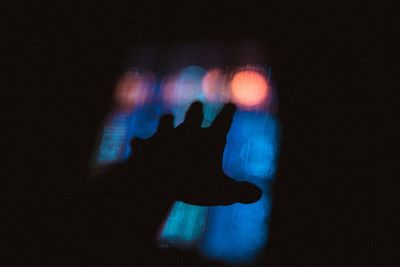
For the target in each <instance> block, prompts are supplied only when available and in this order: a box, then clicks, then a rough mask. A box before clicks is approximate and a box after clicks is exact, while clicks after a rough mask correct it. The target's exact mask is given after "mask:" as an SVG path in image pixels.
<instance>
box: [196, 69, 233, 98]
mask: <svg viewBox="0 0 400 267" xmlns="http://www.w3.org/2000/svg"><path fill="white" fill-rule="evenodd" d="M202 87H203V92H204V95H205V97H206V98H207V100H209V101H211V102H219V103H226V102H227V101H228V99H229V90H227V85H226V77H225V75H224V74H223V73H222V71H221V70H219V69H211V70H210V71H208V72H207V74H206V75H205V76H204V78H203V80H202Z"/></svg>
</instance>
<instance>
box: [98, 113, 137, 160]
mask: <svg viewBox="0 0 400 267" xmlns="http://www.w3.org/2000/svg"><path fill="white" fill-rule="evenodd" d="M128 124H129V114H127V113H116V114H113V115H111V116H110V120H109V122H108V123H106V125H105V127H104V130H103V133H102V136H101V141H100V145H99V148H98V152H97V157H96V159H95V163H94V164H95V165H105V164H111V163H114V162H117V161H119V160H120V159H121V158H122V156H123V154H124V149H125V143H126V141H127V139H128V138H127V131H128Z"/></svg>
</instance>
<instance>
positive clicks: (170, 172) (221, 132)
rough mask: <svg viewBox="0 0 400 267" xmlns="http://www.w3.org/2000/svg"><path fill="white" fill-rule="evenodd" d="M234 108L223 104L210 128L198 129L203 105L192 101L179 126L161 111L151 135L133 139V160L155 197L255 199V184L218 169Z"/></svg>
mask: <svg viewBox="0 0 400 267" xmlns="http://www.w3.org/2000/svg"><path fill="white" fill-rule="evenodd" d="M234 111H235V108H234V106H233V105H226V106H225V107H224V108H223V110H222V111H221V112H220V114H218V116H217V118H216V119H215V121H214V122H213V124H212V125H211V127H209V128H201V127H200V125H201V123H202V120H203V117H202V104H201V103H199V102H196V103H194V104H192V105H191V107H190V108H189V110H188V112H187V114H186V117H185V121H184V123H182V124H181V125H179V126H178V127H176V128H174V127H173V117H172V115H165V116H163V117H162V118H161V120H160V125H159V128H158V131H157V133H156V134H155V135H154V136H153V137H152V138H150V139H147V140H138V139H135V140H133V142H132V149H133V150H134V151H135V152H134V155H135V156H133V157H132V159H133V160H134V162H136V164H135V166H136V167H138V168H139V169H140V171H141V172H142V173H143V174H146V177H147V178H146V184H147V185H148V186H150V187H151V188H152V189H157V190H155V192H156V193H157V194H158V195H164V196H166V197H170V198H171V199H176V200H182V201H185V202H188V203H191V204H197V205H226V204H231V203H234V202H244V203H250V202H254V201H256V200H257V199H259V197H260V195H261V193H260V190H259V189H258V188H257V187H256V186H254V185H253V184H250V183H246V182H241V183H239V182H236V181H235V180H233V179H231V178H229V177H227V176H226V175H225V174H224V173H223V171H222V156H223V150H224V146H225V139H226V134H227V132H228V130H229V128H230V125H231V122H232V118H233V114H234ZM137 170H138V169H136V171H137ZM150 191H151V190H150ZM153 191H154V190H153ZM148 192H149V191H148Z"/></svg>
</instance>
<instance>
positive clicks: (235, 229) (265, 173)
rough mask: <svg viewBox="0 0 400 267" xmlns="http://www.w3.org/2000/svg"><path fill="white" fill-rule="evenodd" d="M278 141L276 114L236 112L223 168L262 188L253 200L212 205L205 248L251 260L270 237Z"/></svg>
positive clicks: (215, 254)
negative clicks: (249, 202) (270, 187)
mask: <svg viewBox="0 0 400 267" xmlns="http://www.w3.org/2000/svg"><path fill="white" fill-rule="evenodd" d="M276 144H277V125H276V121H275V119H274V117H273V116H272V115H270V114H267V113H265V112H243V111H239V112H237V113H236V114H235V117H234V120H233V123H232V127H231V129H230V131H229V134H228V137H227V144H226V146H225V151H224V158H223V169H224V171H225V173H227V174H228V175H229V176H231V177H232V178H234V179H237V180H244V181H250V182H253V183H255V184H257V185H258V186H259V187H260V188H261V189H262V191H263V197H262V198H261V199H260V200H259V201H257V202H256V203H253V204H247V205H245V204H239V203H237V204H234V205H230V206H226V207H212V208H210V212H209V216H208V222H207V230H206V233H205V238H204V242H203V245H202V252H203V254H205V255H206V256H207V257H209V258H213V259H219V260H223V261H225V262H242V263H247V262H252V261H253V260H254V259H255V258H256V257H257V255H258V254H259V253H260V252H261V250H262V248H263V246H264V245H265V243H266V241H267V234H268V229H267V220H268V217H269V214H270V205H271V201H270V193H269V184H270V182H269V180H270V179H272V177H273V173H274V169H275V160H276V152H277V148H276Z"/></svg>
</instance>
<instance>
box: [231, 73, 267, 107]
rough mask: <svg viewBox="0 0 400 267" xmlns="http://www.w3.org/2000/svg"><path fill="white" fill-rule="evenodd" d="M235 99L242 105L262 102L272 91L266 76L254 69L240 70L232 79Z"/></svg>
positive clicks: (254, 104) (249, 105)
mask: <svg viewBox="0 0 400 267" xmlns="http://www.w3.org/2000/svg"><path fill="white" fill-rule="evenodd" d="M231 90H232V97H233V101H234V102H235V103H236V104H238V105H240V106H242V107H254V106H257V105H259V104H261V103H262V102H263V101H264V100H265V99H266V98H267V97H268V95H269V93H270V86H269V84H268V82H267V81H266V79H265V77H264V76H263V75H262V74H261V73H259V72H257V71H253V70H244V71H239V72H238V73H236V74H235V76H234V77H233V79H232V81H231Z"/></svg>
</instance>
